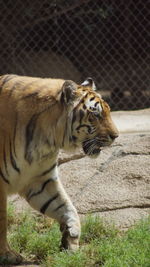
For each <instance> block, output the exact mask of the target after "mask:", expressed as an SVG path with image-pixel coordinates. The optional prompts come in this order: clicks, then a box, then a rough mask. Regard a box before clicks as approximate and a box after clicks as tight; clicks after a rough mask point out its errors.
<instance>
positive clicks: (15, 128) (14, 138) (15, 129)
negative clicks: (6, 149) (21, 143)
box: [13, 116, 18, 157]
mask: <svg viewBox="0 0 150 267" xmlns="http://www.w3.org/2000/svg"><path fill="white" fill-rule="evenodd" d="M17 121H18V120H17V116H16V120H15V127H14V136H13V150H14V155H15V157H17V155H16V148H15V140H16V132H17Z"/></svg>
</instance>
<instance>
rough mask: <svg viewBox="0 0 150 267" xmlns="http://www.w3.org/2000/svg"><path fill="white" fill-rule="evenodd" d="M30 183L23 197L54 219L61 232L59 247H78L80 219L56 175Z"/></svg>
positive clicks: (71, 248) (70, 248)
mask: <svg viewBox="0 0 150 267" xmlns="http://www.w3.org/2000/svg"><path fill="white" fill-rule="evenodd" d="M37 179H38V182H35V183H33V184H32V185H30V187H29V188H28V190H26V193H25V194H24V197H25V198H26V200H27V201H28V203H29V204H30V205H31V206H32V207H33V208H34V209H36V210H38V211H40V212H41V213H42V214H46V215H47V216H49V217H51V218H54V219H56V220H57V221H58V222H59V224H60V230H61V232H62V241H61V248H62V249H69V250H76V249H78V247H79V238H80V232H81V230H80V220H79V216H78V214H77V211H76V209H75V207H74V206H73V204H72V203H71V200H70V199H69V197H68V195H67V194H66V192H65V191H64V188H63V186H62V184H61V182H60V180H59V178H58V177H52V176H51V177H50V178H48V177H47V178H45V177H41V178H40V181H39V178H37Z"/></svg>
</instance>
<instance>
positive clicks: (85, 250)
mask: <svg viewBox="0 0 150 267" xmlns="http://www.w3.org/2000/svg"><path fill="white" fill-rule="evenodd" d="M8 229H9V242H10V244H11V247H13V248H14V249H15V250H17V251H18V252H20V253H21V254H22V255H23V256H24V257H25V258H26V259H27V260H32V261H36V262H38V263H39V264H40V266H43V267H85V266H86V267H92V266H93V267H99V266H104V267H138V266H139V267H150V246H149V244H150V217H149V218H148V219H145V220H144V221H140V222H139V223H138V224H137V225H136V226H135V227H134V228H132V229H130V230H128V231H127V232H126V233H124V234H121V233H119V231H117V230H116V229H115V227H113V226H108V225H105V224H104V223H103V222H102V221H101V220H100V219H99V217H92V216H87V217H86V219H85V220H84V222H83V223H82V235H81V241H80V244H81V247H80V249H79V250H78V251H77V252H75V253H69V252H60V251H59V246H60V239H61V234H60V231H59V225H58V224H57V223H56V222H53V221H52V220H51V219H48V218H46V217H43V216H40V215H39V216H38V215H32V214H30V213H29V214H27V213H24V214H23V215H17V216H16V215H15V212H14V209H13V207H12V206H10V207H9V209H8Z"/></svg>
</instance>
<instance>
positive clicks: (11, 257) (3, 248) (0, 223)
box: [0, 178, 23, 266]
mask: <svg viewBox="0 0 150 267" xmlns="http://www.w3.org/2000/svg"><path fill="white" fill-rule="evenodd" d="M22 260H23V258H22V256H21V255H19V254H18V253H17V252H15V251H13V250H12V249H11V248H10V247H9V245H8V243H7V192H6V186H5V185H4V182H3V181H2V180H1V178H0V266H2V265H3V264H4V265H5V264H18V263H20V262H21V261H22ZM1 264H2V265H1Z"/></svg>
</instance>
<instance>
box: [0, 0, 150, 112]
mask: <svg viewBox="0 0 150 267" xmlns="http://www.w3.org/2000/svg"><path fill="white" fill-rule="evenodd" d="M0 3H1V5H0V55H1V64H0V73H1V74H4V73H16V74H20V75H30V76H41V77H54V78H57V77H58V78H64V79H72V80H74V81H75V82H77V83H80V82H82V81H83V80H84V79H85V78H86V77H92V78H93V79H94V80H95V82H96V84H97V87H98V89H99V90H100V92H101V94H102V95H103V97H104V98H105V99H106V100H107V101H108V103H109V104H110V106H111V108H112V110H118V109H120V110H126V109H140V108H146V107H149V106H150V75H149V74H150V73H149V54H148V47H149V42H148V37H149V35H148V26H149V25H148V23H149V8H148V4H149V1H147V0H145V1H143V0H128V1H125V0H95V1H92V0H52V1H50V0H43V1H41V0H33V1H31V0H26V1H23V0H16V1H11V0H7V1H3V0H1V1H0Z"/></svg>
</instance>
